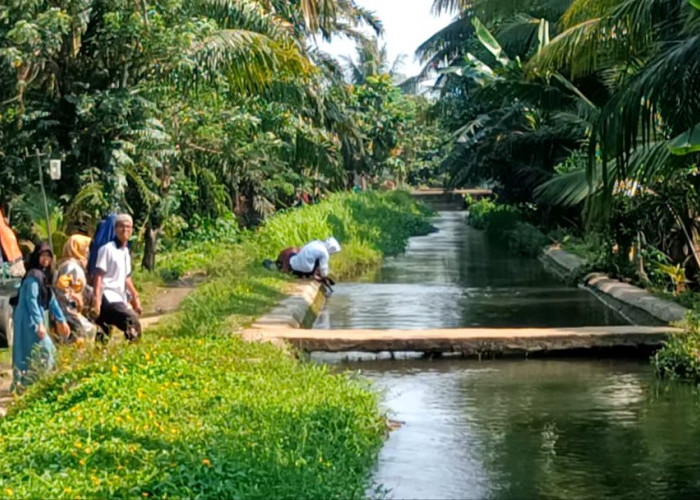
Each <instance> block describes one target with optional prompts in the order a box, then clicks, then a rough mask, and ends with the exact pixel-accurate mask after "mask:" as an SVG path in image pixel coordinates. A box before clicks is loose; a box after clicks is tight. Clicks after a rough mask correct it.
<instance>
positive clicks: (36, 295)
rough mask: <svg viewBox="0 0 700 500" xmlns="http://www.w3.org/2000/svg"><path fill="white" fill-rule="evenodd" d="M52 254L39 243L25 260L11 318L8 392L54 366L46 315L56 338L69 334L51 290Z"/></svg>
mask: <svg viewBox="0 0 700 500" xmlns="http://www.w3.org/2000/svg"><path fill="white" fill-rule="evenodd" d="M52 262H53V252H52V251H51V248H50V247H49V245H48V243H44V242H42V243H39V244H38V245H37V246H36V247H34V251H33V252H32V255H31V257H30V258H29V267H28V270H27V274H25V276H24V278H23V279H22V284H21V285H20V288H19V294H18V296H17V297H16V304H13V305H15V309H14V314H13V319H14V344H13V345H12V389H13V390H18V391H21V390H22V389H23V388H24V387H26V386H27V385H28V384H30V383H31V382H32V381H33V380H34V379H35V378H36V376H37V375H38V374H40V373H43V372H45V371H48V370H51V369H53V368H54V366H55V359H54V354H55V352H56V348H55V346H54V344H53V341H52V340H51V337H50V335H49V333H48V332H49V324H48V314H49V313H50V314H51V315H52V316H53V317H54V318H55V320H56V321H57V325H56V329H57V330H58V332H59V334H61V335H64V336H65V335H67V334H68V333H70V329H69V327H68V323H67V322H66V318H65V316H64V315H63V311H61V307H60V305H59V304H58V301H57V300H56V298H55V297H54V294H53V290H52V289H51V264H52Z"/></svg>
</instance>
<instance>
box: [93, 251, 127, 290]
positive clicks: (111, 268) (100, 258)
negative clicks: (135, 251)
mask: <svg viewBox="0 0 700 500" xmlns="http://www.w3.org/2000/svg"><path fill="white" fill-rule="evenodd" d="M95 267H96V268H97V269H99V270H100V271H102V272H103V273H104V276H103V277H102V296H103V297H104V298H105V300H106V301H107V302H109V303H112V302H128V300H127V296H126V278H128V277H129V276H131V256H130V255H129V248H128V247H127V246H123V247H117V244H116V243H115V242H114V241H110V242H109V243H107V244H106V245H103V246H102V247H101V248H100V249H99V250H98V252H97V263H96V264H95Z"/></svg>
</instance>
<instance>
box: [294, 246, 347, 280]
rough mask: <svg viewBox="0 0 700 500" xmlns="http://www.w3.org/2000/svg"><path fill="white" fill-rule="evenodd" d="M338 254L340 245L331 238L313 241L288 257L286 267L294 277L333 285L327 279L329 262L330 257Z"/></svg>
mask: <svg viewBox="0 0 700 500" xmlns="http://www.w3.org/2000/svg"><path fill="white" fill-rule="evenodd" d="M338 252H340V243H338V240H336V239H335V238H333V237H332V236H331V237H330V238H327V239H326V240H324V241H320V240H314V241H311V242H309V243H307V244H306V245H304V246H303V247H301V250H299V251H298V252H296V253H293V254H291V255H290V256H289V260H288V267H289V270H290V272H291V273H292V274H294V275H296V276H299V277H301V278H315V279H317V280H318V281H321V282H322V283H325V284H328V285H333V280H331V279H330V278H329V277H328V272H329V270H330V269H329V261H330V256H331V255H333V254H334V253H338ZM283 253H284V251H283ZM283 267H284V266H283Z"/></svg>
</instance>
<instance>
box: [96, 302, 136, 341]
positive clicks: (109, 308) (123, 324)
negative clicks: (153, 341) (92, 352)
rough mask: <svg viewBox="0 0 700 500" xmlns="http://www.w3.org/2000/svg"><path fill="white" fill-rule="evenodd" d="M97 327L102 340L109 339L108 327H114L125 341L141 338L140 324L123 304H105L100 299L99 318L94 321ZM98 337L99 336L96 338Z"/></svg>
mask: <svg viewBox="0 0 700 500" xmlns="http://www.w3.org/2000/svg"><path fill="white" fill-rule="evenodd" d="M95 323H97V326H99V327H100V330H102V338H101V339H100V340H106V339H108V338H109V327H110V326H116V327H117V328H119V329H120V330H121V331H122V332H124V336H125V337H126V339H127V340H136V339H137V338H138V337H140V336H141V322H140V321H139V317H138V315H137V314H136V312H134V310H132V309H129V307H128V306H127V305H126V303H124V302H107V301H106V300H105V299H104V297H103V298H102V307H101V308H100V317H99V318H97V320H96V321H95ZM98 337H99V336H98Z"/></svg>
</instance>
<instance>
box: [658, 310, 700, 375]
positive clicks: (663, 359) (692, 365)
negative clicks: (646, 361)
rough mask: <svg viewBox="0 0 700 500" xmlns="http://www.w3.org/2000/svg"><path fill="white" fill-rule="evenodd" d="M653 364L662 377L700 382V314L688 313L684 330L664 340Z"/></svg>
mask: <svg viewBox="0 0 700 500" xmlns="http://www.w3.org/2000/svg"><path fill="white" fill-rule="evenodd" d="M652 364H653V366H654V369H655V370H656V373H657V374H658V375H659V376H660V377H662V378H670V379H683V380H690V381H693V382H696V383H697V382H700V314H698V313H697V312H689V313H688V315H687V317H686V319H685V322H684V324H683V332H682V333H678V334H675V335H673V336H672V337H671V338H670V339H669V340H668V341H666V342H664V345H663V347H662V348H661V349H659V350H658V351H657V352H656V354H655V355H654V357H653V358H652Z"/></svg>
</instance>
